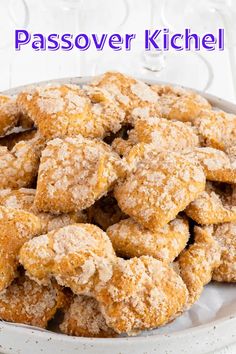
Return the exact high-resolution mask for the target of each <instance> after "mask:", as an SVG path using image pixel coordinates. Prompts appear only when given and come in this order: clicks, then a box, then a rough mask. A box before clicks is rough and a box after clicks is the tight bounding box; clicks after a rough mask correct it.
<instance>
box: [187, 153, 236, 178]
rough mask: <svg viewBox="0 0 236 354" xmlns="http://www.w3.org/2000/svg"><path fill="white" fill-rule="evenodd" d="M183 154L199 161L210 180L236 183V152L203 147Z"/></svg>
mask: <svg viewBox="0 0 236 354" xmlns="http://www.w3.org/2000/svg"><path fill="white" fill-rule="evenodd" d="M183 154H184V155H185V156H186V157H188V158H190V159H192V160H193V161H198V162H199V164H200V165H201V166H202V168H203V169H204V173H205V175H206V178H207V179H208V180H210V181H216V182H225V183H236V155H235V154H234V153H229V154H226V153H225V152H224V151H221V150H218V149H214V148H210V147H205V148H204V147H202V148H194V149H193V150H189V151H188V150H186V151H184V152H183Z"/></svg>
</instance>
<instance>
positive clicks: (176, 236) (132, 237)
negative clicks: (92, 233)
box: [106, 217, 189, 263]
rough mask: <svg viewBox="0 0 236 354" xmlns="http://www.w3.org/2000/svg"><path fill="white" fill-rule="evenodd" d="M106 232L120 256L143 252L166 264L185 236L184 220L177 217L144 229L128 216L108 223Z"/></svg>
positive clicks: (181, 245)
mask: <svg viewBox="0 0 236 354" xmlns="http://www.w3.org/2000/svg"><path fill="white" fill-rule="evenodd" d="M106 232H107V234H108V236H109V237H110V239H111V242H112V245H113V247H114V250H115V251H116V252H117V253H118V254H119V255H120V256H124V257H139V256H144V255H147V256H152V257H154V258H157V259H159V260H161V261H163V262H167V263H170V262H172V261H173V260H174V259H175V258H176V257H177V256H178V255H179V254H180V252H181V251H182V250H183V249H184V248H185V246H186V243H187V241H188V239H189V225H188V221H187V220H186V219H183V218H180V217H177V218H176V219H175V220H173V221H171V222H170V223H169V224H167V225H165V226H163V227H161V228H159V229H157V230H156V231H155V232H152V231H149V230H147V229H145V228H144V227H143V226H141V225H140V224H138V223H136V222H135V221H134V220H133V219H131V218H129V219H126V220H121V221H120V222H118V223H117V224H114V225H112V226H110V227H109V228H108V229H107V231H106Z"/></svg>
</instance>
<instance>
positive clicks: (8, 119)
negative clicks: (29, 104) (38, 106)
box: [0, 95, 19, 136]
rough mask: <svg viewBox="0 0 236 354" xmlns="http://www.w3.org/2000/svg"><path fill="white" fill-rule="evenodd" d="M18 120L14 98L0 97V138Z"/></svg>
mask: <svg viewBox="0 0 236 354" xmlns="http://www.w3.org/2000/svg"><path fill="white" fill-rule="evenodd" d="M18 120H19V114H18V110H17V106H16V102H15V99H14V98H11V97H9V96H5V95H0V136H4V135H5V134H6V133H7V132H9V131H10V130H11V129H12V128H13V127H15V126H16V124H17V122H18Z"/></svg>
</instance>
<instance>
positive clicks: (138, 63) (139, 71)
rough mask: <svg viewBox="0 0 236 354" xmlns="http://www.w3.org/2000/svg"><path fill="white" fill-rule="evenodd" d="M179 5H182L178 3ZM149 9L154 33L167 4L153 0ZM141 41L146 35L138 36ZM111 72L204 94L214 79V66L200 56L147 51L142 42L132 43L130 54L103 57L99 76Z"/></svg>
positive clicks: (97, 65) (100, 59) (123, 53)
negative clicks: (118, 72)
mask: <svg viewBox="0 0 236 354" xmlns="http://www.w3.org/2000/svg"><path fill="white" fill-rule="evenodd" d="M190 1H191V0H190ZM176 2H177V0H176ZM178 3H179V4H180V1H179V0H178ZM149 5H150V6H149V28H150V30H155V29H157V24H159V25H160V20H161V18H160V17H159V18H158V15H159V14H160V12H161V7H162V6H164V4H162V1H155V0H150V1H149ZM147 8H148V7H147ZM173 15H175V13H174V12H173ZM147 28H148V27H147ZM158 28H161V26H160V27H158ZM141 37H143V35H140V36H139V38H141ZM103 54H104V53H103ZM108 69H109V70H118V71H122V72H124V73H127V74H130V75H134V76H136V77H139V78H142V79H151V80H153V79H156V80H158V81H165V82H170V83H172V84H177V85H183V86H188V87H192V88H195V89H198V90H202V91H204V90H206V89H208V88H209V86H210V85H211V82H212V78H213V72H212V68H211V65H210V64H209V62H208V61H207V60H206V59H205V58H204V57H203V56H202V55H201V54H200V53H196V52H191V51H190V52H184V51H182V52H175V51H174V50H173V51H171V50H170V51H168V52H164V51H156V50H150V51H145V50H144V40H143V38H142V40H138V39H136V40H135V41H134V42H133V46H132V49H131V51H130V52H124V51H123V52H122V51H121V52H119V53H118V52H117V53H109V52H107V55H105V57H104V56H100V57H99V59H98V60H97V62H96V68H95V71H96V73H98V74H100V73H102V72H104V71H106V70H108Z"/></svg>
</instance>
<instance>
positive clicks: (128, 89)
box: [90, 72, 159, 123]
mask: <svg viewBox="0 0 236 354" xmlns="http://www.w3.org/2000/svg"><path fill="white" fill-rule="evenodd" d="M91 86H92V87H99V88H102V89H105V90H106V91H108V92H109V94H110V95H111V97H112V99H113V100H115V101H116V102H118V104H119V106H120V107H121V109H122V110H123V111H124V112H125V113H126V122H131V123H134V122H135V121H136V120H137V119H138V118H140V117H149V116H152V115H159V107H157V105H156V102H157V99H158V95H157V93H156V92H155V91H154V90H152V89H151V88H150V86H148V85H146V84H145V83H144V82H142V81H139V80H136V79H134V78H132V77H130V76H127V75H125V74H122V73H118V72H106V73H105V74H103V75H101V76H100V77H98V78H96V79H95V80H94V81H92V83H90V87H91Z"/></svg>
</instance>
